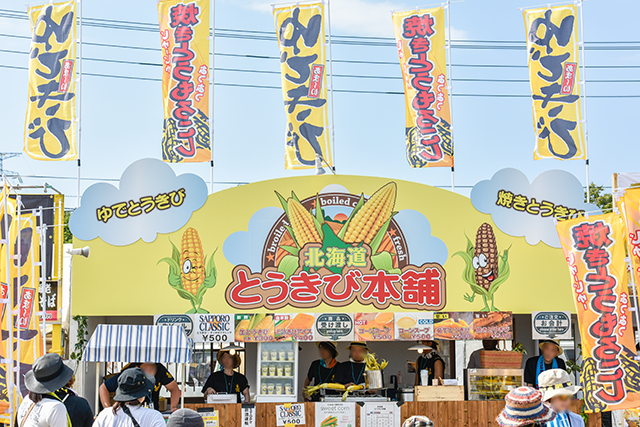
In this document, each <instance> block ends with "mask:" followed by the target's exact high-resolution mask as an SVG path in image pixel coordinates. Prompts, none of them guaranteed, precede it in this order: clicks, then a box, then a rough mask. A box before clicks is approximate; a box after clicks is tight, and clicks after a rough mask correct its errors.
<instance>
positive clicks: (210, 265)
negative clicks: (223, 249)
mask: <svg viewBox="0 0 640 427" xmlns="http://www.w3.org/2000/svg"><path fill="white" fill-rule="evenodd" d="M217 251H218V248H216V250H215V251H213V254H211V258H209V260H208V262H207V260H206V258H205V266H206V267H205V273H204V282H202V285H200V287H199V288H198V290H197V291H196V296H195V298H194V301H195V302H196V304H197V305H198V307H199V306H200V304H202V297H203V296H204V293H205V292H206V291H207V289H211V288H213V287H214V286H215V285H216V280H217V270H216V264H215V262H214V260H213V258H214V256H215V254H216V252H217Z"/></svg>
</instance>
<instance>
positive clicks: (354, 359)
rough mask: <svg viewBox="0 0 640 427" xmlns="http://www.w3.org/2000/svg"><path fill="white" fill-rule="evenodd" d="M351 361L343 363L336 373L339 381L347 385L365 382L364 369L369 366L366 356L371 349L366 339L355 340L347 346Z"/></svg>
mask: <svg viewBox="0 0 640 427" xmlns="http://www.w3.org/2000/svg"><path fill="white" fill-rule="evenodd" d="M347 350H349V361H348V362H343V363H341V364H340V365H339V366H338V368H336V369H337V370H338V373H337V375H336V379H337V382H338V383H340V384H344V385H346V386H347V387H348V386H350V385H357V384H365V383H366V380H365V376H364V371H365V367H366V366H367V365H366V363H365V362H364V357H365V356H366V355H367V353H368V352H370V351H371V350H370V349H369V347H368V346H367V343H366V342H365V341H353V342H351V344H349V345H348V346H347Z"/></svg>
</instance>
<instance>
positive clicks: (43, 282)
mask: <svg viewBox="0 0 640 427" xmlns="http://www.w3.org/2000/svg"><path fill="white" fill-rule="evenodd" d="M54 215H55V212H54ZM38 217H39V218H40V227H38V230H40V289H39V290H40V292H39V294H40V304H39V305H40V311H41V313H42V314H41V317H40V323H41V325H40V326H41V327H40V329H41V331H42V332H41V333H42V351H43V354H46V353H47V295H46V292H45V291H46V288H47V238H46V236H47V225H46V224H45V223H44V215H43V211H42V206H40V207H39V208H38ZM34 348H35V346H34ZM34 360H35V359H34Z"/></svg>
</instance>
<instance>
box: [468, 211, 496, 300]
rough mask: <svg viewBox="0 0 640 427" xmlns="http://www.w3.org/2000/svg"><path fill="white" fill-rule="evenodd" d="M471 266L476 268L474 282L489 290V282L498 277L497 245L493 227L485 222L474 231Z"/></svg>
mask: <svg viewBox="0 0 640 427" xmlns="http://www.w3.org/2000/svg"><path fill="white" fill-rule="evenodd" d="M473 268H474V269H475V270H476V283H477V284H478V286H482V287H483V288H484V289H486V290H489V287H490V286H491V283H492V282H493V281H494V280H495V279H496V277H498V246H497V245H496V237H495V236H494V234H493V228H492V227H491V225H489V224H487V223H486V222H485V223H484V224H482V225H481V226H480V227H479V228H478V232H477V233H476V246H475V256H474V257H473Z"/></svg>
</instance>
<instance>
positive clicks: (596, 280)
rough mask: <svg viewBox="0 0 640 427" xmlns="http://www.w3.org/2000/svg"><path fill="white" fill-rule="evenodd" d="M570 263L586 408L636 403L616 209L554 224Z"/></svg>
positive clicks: (639, 370)
mask: <svg viewBox="0 0 640 427" xmlns="http://www.w3.org/2000/svg"><path fill="white" fill-rule="evenodd" d="M556 228H557V230H558V236H559V237H560V242H561V244H562V249H563V251H564V255H565V258H566V261H567V264H568V266H569V273H570V275H571V284H572V290H573V296H574V302H575V305H576V311H577V313H578V323H579V325H580V335H581V337H582V357H583V360H584V362H583V367H582V371H581V380H582V381H581V383H582V387H583V389H584V393H585V410H586V411H587V412H602V411H613V410H617V409H625V408H635V407H638V406H639V405H640V364H639V362H638V361H637V360H636V349H635V337H634V332H633V319H632V314H631V312H630V310H629V308H630V306H631V301H630V298H629V294H628V290H627V264H626V262H625V247H624V231H623V230H624V229H623V226H622V221H621V219H620V217H619V216H618V215H616V214H615V213H610V214H605V215H597V216H590V217H589V218H576V219H570V220H566V221H562V222H559V223H558V224H557V225H556Z"/></svg>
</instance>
